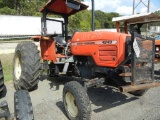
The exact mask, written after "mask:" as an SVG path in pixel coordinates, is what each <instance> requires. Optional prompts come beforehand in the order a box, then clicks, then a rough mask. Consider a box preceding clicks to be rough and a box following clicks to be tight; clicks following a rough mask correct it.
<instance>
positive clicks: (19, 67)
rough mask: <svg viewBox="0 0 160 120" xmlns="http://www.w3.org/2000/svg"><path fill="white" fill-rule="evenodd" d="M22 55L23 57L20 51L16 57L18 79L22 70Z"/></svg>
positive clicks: (15, 73) (15, 69)
mask: <svg viewBox="0 0 160 120" xmlns="http://www.w3.org/2000/svg"><path fill="white" fill-rule="evenodd" d="M20 57H21V55H20V53H18V54H17V55H16V57H15V65H14V75H15V78H16V80H19V78H20V76H21V72H22V69H21V62H20Z"/></svg>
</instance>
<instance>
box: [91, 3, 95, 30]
mask: <svg viewBox="0 0 160 120" xmlns="http://www.w3.org/2000/svg"><path fill="white" fill-rule="evenodd" d="M91 1H92V31H94V30H95V25H94V18H95V13H94V0H91Z"/></svg>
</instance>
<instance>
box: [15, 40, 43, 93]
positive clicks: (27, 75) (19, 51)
mask: <svg viewBox="0 0 160 120" xmlns="http://www.w3.org/2000/svg"><path fill="white" fill-rule="evenodd" d="M40 66H41V65H40V55H39V50H38V49H37V46H36V45H35V44H34V43H31V42H22V43H19V44H18V45H17V47H16V50H15V54H14V58H13V82H14V86H15V89H16V90H19V89H26V90H32V89H34V88H35V87H36V86H37V84H38V82H39V75H40Z"/></svg>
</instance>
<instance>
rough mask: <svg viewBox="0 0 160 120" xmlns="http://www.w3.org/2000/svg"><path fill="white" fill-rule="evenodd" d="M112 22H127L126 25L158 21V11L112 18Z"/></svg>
mask: <svg viewBox="0 0 160 120" xmlns="http://www.w3.org/2000/svg"><path fill="white" fill-rule="evenodd" d="M112 21H115V22H127V23H128V24H135V23H149V22H159V21H160V10H159V11H155V12H152V13H145V14H136V15H130V16H122V17H114V18H113V19H112Z"/></svg>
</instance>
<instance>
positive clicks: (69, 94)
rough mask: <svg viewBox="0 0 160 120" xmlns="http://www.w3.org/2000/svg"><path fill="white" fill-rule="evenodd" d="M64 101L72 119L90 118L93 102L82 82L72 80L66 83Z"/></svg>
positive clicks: (83, 119) (82, 119)
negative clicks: (91, 102)
mask: <svg viewBox="0 0 160 120" xmlns="http://www.w3.org/2000/svg"><path fill="white" fill-rule="evenodd" d="M72 98H73V99H72ZM67 100H68V101H67ZM63 103H64V107H65V110H66V113H67V116H68V118H69V119H70V120H90V118H91V104H90V101H89V97H88V95H87V92H86V91H85V89H84V88H83V87H82V86H81V84H80V83H78V82H76V81H71V82H68V83H66V84H65V86H64V89H63ZM69 104H70V105H69Z"/></svg>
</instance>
